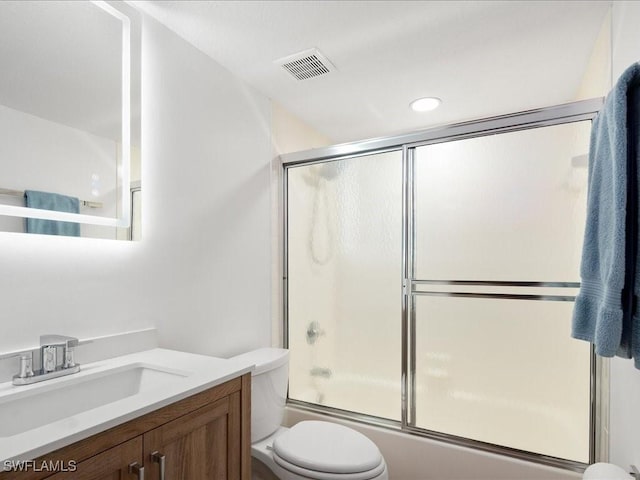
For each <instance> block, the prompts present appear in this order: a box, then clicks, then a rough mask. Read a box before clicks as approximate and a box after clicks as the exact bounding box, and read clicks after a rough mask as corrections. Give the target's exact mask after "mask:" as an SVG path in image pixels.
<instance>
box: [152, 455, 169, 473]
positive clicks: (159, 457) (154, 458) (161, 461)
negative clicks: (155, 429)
mask: <svg viewBox="0 0 640 480" xmlns="http://www.w3.org/2000/svg"><path fill="white" fill-rule="evenodd" d="M165 458H166V457H165V456H164V455H163V454H161V453H160V452H158V451H157V450H156V451H155V452H153V453H152V454H151V461H152V462H154V463H159V464H160V480H164V464H165Z"/></svg>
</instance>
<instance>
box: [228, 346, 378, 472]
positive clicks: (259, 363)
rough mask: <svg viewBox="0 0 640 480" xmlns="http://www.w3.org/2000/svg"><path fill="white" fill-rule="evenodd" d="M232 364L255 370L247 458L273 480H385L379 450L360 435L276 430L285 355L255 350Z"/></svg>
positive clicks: (316, 427) (320, 427) (332, 429)
mask: <svg viewBox="0 0 640 480" xmlns="http://www.w3.org/2000/svg"><path fill="white" fill-rule="evenodd" d="M232 360H234V361H239V362H241V363H243V364H251V365H255V366H256V367H255V370H254V371H253V377H252V382H251V456H252V457H253V458H254V460H259V462H261V463H262V464H264V465H265V466H266V467H267V468H268V469H269V470H270V471H271V472H272V473H273V474H274V476H275V478H279V479H280V480H308V479H312V480H388V478H389V474H388V472H387V465H386V463H385V461H384V458H383V457H382V454H381V453H380V450H378V447H376V445H375V444H374V443H373V442H372V441H371V440H369V439H368V438H367V437H365V436H364V435H362V434H361V433H359V432H356V431H355V430H353V429H351V428H348V427H345V426H342V425H338V424H335V423H330V422H318V421H304V422H300V423H298V424H296V425H294V426H293V427H291V428H285V427H282V426H281V424H282V418H283V416H284V406H285V401H286V395H287V383H288V377H289V351H288V350H284V349H281V348H261V349H259V350H254V351H251V352H248V353H245V354H242V355H239V356H237V357H233V358H232ZM254 472H255V470H254ZM255 476H257V475H255ZM263 478H264V477H263Z"/></svg>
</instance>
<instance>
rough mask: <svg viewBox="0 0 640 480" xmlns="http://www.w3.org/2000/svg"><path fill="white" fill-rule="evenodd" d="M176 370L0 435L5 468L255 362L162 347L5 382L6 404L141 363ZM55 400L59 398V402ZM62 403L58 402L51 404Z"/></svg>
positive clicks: (0, 391)
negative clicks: (28, 380) (156, 381)
mask: <svg viewBox="0 0 640 480" xmlns="http://www.w3.org/2000/svg"><path fill="white" fill-rule="evenodd" d="M136 364H137V366H143V367H147V366H148V367H150V368H157V367H159V368H160V369H166V371H169V372H176V373H177V374H178V376H177V377H176V380H175V381H174V380H172V381H170V382H168V383H163V384H162V385H159V386H157V387H153V386H152V387H151V388H150V387H146V388H145V389H144V390H143V391H141V392H139V393H136V394H134V395H131V396H128V397H125V398H123V399H121V400H116V401H114V402H112V403H108V404H106V405H102V406H99V407H97V408H93V409H91V410H87V411H84V412H81V413H77V414H75V415H71V416H68V417H66V418H62V419H61V420H57V421H54V422H52V423H48V424H46V425H38V426H36V427H35V428H32V429H30V430H27V431H25V432H21V433H17V434H15V435H11V436H0V462H2V463H1V464H0V471H2V468H3V467H2V465H4V462H5V461H7V460H31V459H34V458H37V457H38V456H40V455H43V454H46V453H49V452H52V451H54V450H57V449H59V448H61V447H64V446H66V445H70V444H72V443H75V442H77V441H78V440H82V439H84V438H87V437H90V436H91V435H94V434H96V433H99V432H102V431H105V430H107V429H109V428H112V427H114V426H116V425H119V424H122V423H124V422H127V421H129V420H132V419H134V418H137V417H139V416H141V415H144V414H146V413H149V412H152V411H154V410H157V409H158V408H161V407H164V406H166V405H169V404H171V403H174V402H176V401H178V400H182V399H183V398H186V397H189V396H191V395H194V394H196V393H199V392H202V391H204V390H207V389H209V388H211V387H214V386H216V385H219V384H222V383H224V382H226V381H228V380H231V379H233V378H235V377H238V376H239V375H242V374H244V373H247V372H250V371H251V370H252V369H253V366H252V365H246V364H239V363H238V362H234V361H233V360H227V359H223V358H215V357H209V356H204V355H196V354H192V353H185V352H178V351H174V350H165V349H160V348H156V349H153V350H147V351H144V352H139V353H133V354H130V355H124V356H121V357H116V358H112V359H108V360H104V361H100V362H95V363H89V364H86V365H82V366H81V371H80V372H79V373H76V374H72V375H68V376H66V377H61V378H55V379H51V380H45V381H43V382H39V383H34V384H32V385H26V386H14V385H12V384H11V382H7V383H0V409H2V408H11V407H8V406H4V407H3V404H6V403H7V402H9V401H12V400H14V399H15V398H17V397H20V398H27V397H30V396H33V395H36V394H37V395H45V396H46V395H47V393H46V392H47V391H56V390H58V391H60V389H61V388H63V387H65V386H69V385H77V384H78V383H79V382H82V381H83V379H84V380H86V379H87V378H92V377H94V376H96V374H97V376H99V375H100V373H101V372H108V371H110V370H112V369H114V368H125V367H127V366H131V365H136ZM54 403H55V402H54ZM51 408H56V405H55V404H53V405H51Z"/></svg>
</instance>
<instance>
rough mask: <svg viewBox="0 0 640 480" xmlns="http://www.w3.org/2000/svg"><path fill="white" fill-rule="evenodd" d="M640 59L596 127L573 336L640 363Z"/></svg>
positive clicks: (617, 88) (608, 102) (620, 82)
mask: <svg viewBox="0 0 640 480" xmlns="http://www.w3.org/2000/svg"><path fill="white" fill-rule="evenodd" d="M639 86H640V64H638V63H636V64H634V65H631V66H630V67H629V68H628V69H627V70H626V71H625V72H624V73H623V74H622V75H621V77H620V79H619V80H618V81H617V82H616V85H615V86H614V88H613V90H612V91H611V92H610V93H609V95H608V96H607V98H606V100H605V104H604V107H603V108H602V110H601V111H600V112H599V113H598V115H597V116H596V118H595V119H594V122H593V127H592V130H591V142H590V148H589V192H588V196H587V223H586V227H585V238H584V244H583V251H582V263H581V267H580V275H581V277H582V283H581V287H580V292H579V294H578V296H577V298H576V304H575V307H574V312H573V326H572V333H571V334H572V336H573V337H574V338H579V339H582V340H587V341H589V342H592V343H593V344H594V345H595V350H596V353H597V354H598V355H601V356H605V357H611V356H614V355H618V356H621V357H625V358H630V357H634V358H635V361H636V367H638V368H640V332H636V330H638V328H640V323H639V322H638V321H636V320H635V315H634V314H635V303H636V301H635V298H636V295H637V291H638V290H640V280H639V279H637V274H638V273H640V269H638V268H636V264H637V262H638V255H637V252H638V234H637V232H638V213H637V212H638V178H637V171H638V168H637V150H636V148H635V147H636V145H637V142H638V140H639V139H640V135H638V121H637V120H638V118H640V117H639V116H640V95H639V93H640V91H639V90H638V87H639Z"/></svg>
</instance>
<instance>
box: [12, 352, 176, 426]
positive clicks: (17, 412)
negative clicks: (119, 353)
mask: <svg viewBox="0 0 640 480" xmlns="http://www.w3.org/2000/svg"><path fill="white" fill-rule="evenodd" d="M85 373H86V372H81V373H79V374H76V375H78V376H76V375H71V376H69V377H65V378H63V379H60V380H59V381H58V380H48V381H44V382H43V383H41V384H36V385H35V386H33V387H29V388H28V390H26V388H27V387H16V390H15V393H11V394H9V395H6V396H4V397H0V437H10V436H13V435H17V434H19V433H23V432H26V431H28V430H31V429H34V428H37V427H40V426H42V425H47V424H49V423H53V422H56V421H58V420H61V419H63V418H67V417H71V416H73V415H77V414H79V413H82V412H86V411H88V410H91V409H93V408H97V407H101V406H103V405H107V404H109V403H113V402H116V401H118V400H122V399H124V398H127V397H131V396H133V395H136V394H138V393H141V392H144V391H148V390H151V389H155V388H157V387H160V386H165V385H167V384H169V383H172V382H176V381H178V380H180V379H181V378H185V377H186V376H187V375H188V374H187V373H184V372H176V371H171V370H167V369H163V368H160V367H155V366H151V365H146V364H131V365H125V366H122V367H118V368H114V369H111V370H105V371H101V372H96V373H89V374H85ZM49 382H54V383H49ZM22 388H25V390H20V389H22Z"/></svg>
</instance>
